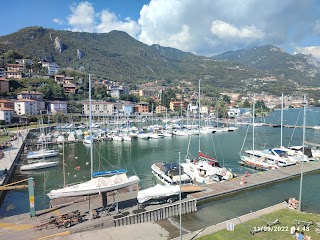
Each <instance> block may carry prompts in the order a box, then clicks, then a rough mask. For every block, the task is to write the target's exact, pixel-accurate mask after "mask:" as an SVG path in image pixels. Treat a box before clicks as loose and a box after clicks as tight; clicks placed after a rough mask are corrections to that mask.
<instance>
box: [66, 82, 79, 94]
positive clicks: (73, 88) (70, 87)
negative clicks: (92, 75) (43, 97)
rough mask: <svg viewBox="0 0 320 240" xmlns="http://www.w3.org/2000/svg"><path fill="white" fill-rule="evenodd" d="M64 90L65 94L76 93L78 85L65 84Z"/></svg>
mask: <svg viewBox="0 0 320 240" xmlns="http://www.w3.org/2000/svg"><path fill="white" fill-rule="evenodd" d="M63 90H64V92H65V93H75V92H76V85H74V84H73V83H71V84H63Z"/></svg>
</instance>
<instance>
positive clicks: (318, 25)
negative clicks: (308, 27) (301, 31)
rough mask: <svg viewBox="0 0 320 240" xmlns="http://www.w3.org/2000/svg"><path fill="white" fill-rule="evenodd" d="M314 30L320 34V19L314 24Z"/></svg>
mask: <svg viewBox="0 0 320 240" xmlns="http://www.w3.org/2000/svg"><path fill="white" fill-rule="evenodd" d="M313 31H314V33H315V34H317V35H320V20H317V21H316V23H315V24H314V27H313Z"/></svg>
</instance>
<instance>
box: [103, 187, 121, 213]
mask: <svg viewBox="0 0 320 240" xmlns="http://www.w3.org/2000/svg"><path fill="white" fill-rule="evenodd" d="M116 193H117V192H116V191H112V197H113V203H112V204H111V205H109V206H108V192H103V193H101V197H102V212H103V213H105V214H106V215H110V212H112V211H113V210H115V211H116V213H119V205H118V201H116V197H115V195H116Z"/></svg>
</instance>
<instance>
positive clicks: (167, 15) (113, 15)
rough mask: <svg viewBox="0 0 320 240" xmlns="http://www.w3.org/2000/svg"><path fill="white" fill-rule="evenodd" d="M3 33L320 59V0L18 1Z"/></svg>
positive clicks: (4, 15)
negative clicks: (118, 37)
mask: <svg viewBox="0 0 320 240" xmlns="http://www.w3.org/2000/svg"><path fill="white" fill-rule="evenodd" d="M1 19H2V24H1V27H0V36H3V35H7V34H10V33H14V32H16V31H18V30H19V29H21V28H24V27H29V26H42V27H44V28H52V29H56V30H71V31H82V32H92V33H108V32H110V31H112V30H121V31H125V32H127V33H128V34H129V35H131V36H132V37H134V38H135V39H137V40H138V41H141V42H143V43H145V44H147V45H152V44H159V45H161V46H164V47H173V48H177V49H180V50H182V51H185V52H191V53H193V54H197V55H202V56H213V55H216V54H219V53H223V52H227V51H234V50H238V49H249V48H251V47H255V46H262V45H265V44H272V45H274V46H277V47H280V48H283V49H284V50H285V51H286V52H288V53H290V54H294V53H304V54H312V55H313V56H314V57H316V58H317V59H318V60H320V41H319V37H320V1H318V0H267V1H265V0H88V1H77V0H75V1H70V0H55V1H40V0H30V1H25V0H15V1H5V3H3V4H1Z"/></svg>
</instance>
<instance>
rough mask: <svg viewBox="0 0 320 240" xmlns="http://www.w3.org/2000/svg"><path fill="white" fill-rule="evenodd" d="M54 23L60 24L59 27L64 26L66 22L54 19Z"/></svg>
mask: <svg viewBox="0 0 320 240" xmlns="http://www.w3.org/2000/svg"><path fill="white" fill-rule="evenodd" d="M52 21H53V22H54V23H57V24H59V25H63V24H64V21H63V20H62V19H59V18H54V19H52Z"/></svg>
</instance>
